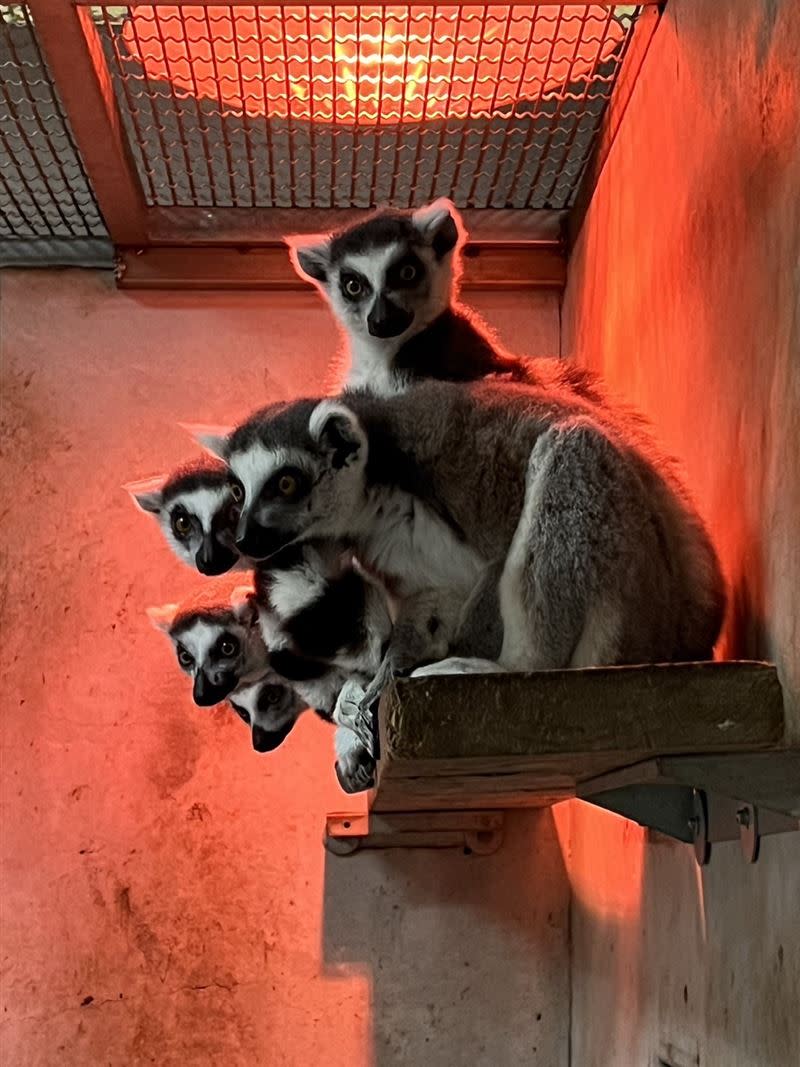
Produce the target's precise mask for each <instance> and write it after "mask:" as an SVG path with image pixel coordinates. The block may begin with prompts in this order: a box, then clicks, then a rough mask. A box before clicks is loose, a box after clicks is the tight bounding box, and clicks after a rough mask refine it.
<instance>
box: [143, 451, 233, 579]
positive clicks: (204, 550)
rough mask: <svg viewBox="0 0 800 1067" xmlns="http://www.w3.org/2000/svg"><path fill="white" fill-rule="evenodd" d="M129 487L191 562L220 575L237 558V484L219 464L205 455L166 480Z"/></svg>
mask: <svg viewBox="0 0 800 1067" xmlns="http://www.w3.org/2000/svg"><path fill="white" fill-rule="evenodd" d="M159 483H160V484H159ZM128 489H129V492H130V493H131V496H132V497H133V499H134V500H135V502H136V503H137V504H138V505H139V507H140V508H141V509H142V510H143V511H149V512H150V513H151V514H152V515H154V516H155V517H156V519H157V520H158V523H159V525H160V527H161V530H162V532H163V534H164V537H165V538H166V540H167V544H169V546H170V548H172V550H173V552H174V553H175V555H176V556H177V557H178V558H179V559H181V560H183V562H184V563H187V564H188V565H189V566H190V567H196V568H197V570H199V571H200V573H201V574H206V575H217V574H223V573H224V572H225V571H228V570H230V569H231V568H232V567H234V566H235V565H236V564H237V563H238V562H239V552H238V551H237V550H236V547H235V544H234V542H235V535H236V524H237V523H238V521H239V507H238V504H237V501H236V495H237V492H238V487H237V486H234V485H232V484H231V480H230V476H229V472H228V471H227V470H226V468H225V467H224V466H222V465H221V464H218V463H214V462H213V461H211V460H207V461H204V462H201V463H196V464H193V465H191V466H186V467H182V468H180V469H179V470H178V471H176V472H175V473H174V474H172V475H170V476H169V477H168V478H167V479H166V480H155V481H154V482H151V483H139V484H138V485H132V486H129V487H128Z"/></svg>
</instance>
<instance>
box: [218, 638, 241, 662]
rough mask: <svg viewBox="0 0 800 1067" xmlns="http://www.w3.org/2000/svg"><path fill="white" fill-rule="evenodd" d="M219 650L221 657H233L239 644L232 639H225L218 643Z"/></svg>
mask: <svg viewBox="0 0 800 1067" xmlns="http://www.w3.org/2000/svg"><path fill="white" fill-rule="evenodd" d="M219 650H220V652H221V654H222V655H223V656H226V657H230V656H235V655H236V653H237V652H238V651H239V642H238V641H237V640H236V639H235V638H233V637H226V638H224V639H223V640H222V641H220V643H219Z"/></svg>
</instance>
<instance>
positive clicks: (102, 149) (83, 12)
mask: <svg viewBox="0 0 800 1067" xmlns="http://www.w3.org/2000/svg"><path fill="white" fill-rule="evenodd" d="M29 7H30V10H31V12H32V14H33V18H34V22H35V25H36V34H37V37H38V39H39V43H40V45H41V48H42V52H43V54H44V57H45V59H46V60H47V65H48V67H49V68H50V73H51V74H52V76H53V80H54V81H55V83H56V86H57V88H58V92H59V95H60V97H61V102H62V104H63V106H64V110H65V112H66V115H67V118H68V119H69V123H70V126H71V128H72V134H73V137H74V139H75V143H76V144H77V146H78V149H79V150H80V154H81V157H82V159H83V163H84V166H85V167H86V172H87V174H88V176H89V180H90V182H91V184H92V188H93V189H94V193H95V196H96V197H97V203H98V205H99V207H100V211H101V212H102V215H103V219H104V220H105V224H106V226H107V227H108V232H109V234H110V235H111V240H112V241H114V242H115V243H116V244H139V243H141V244H144V242H145V240H146V237H147V229H146V221H145V220H146V213H147V207H146V204H145V200H144V195H143V193H142V189H141V186H140V184H139V179H138V176H137V174H136V168H135V166H134V164H133V160H132V158H131V154H130V150H129V147H128V140H127V137H126V135H125V131H124V129H123V126H122V122H121V119H120V116H119V113H118V111H117V106H116V101H115V99H114V90H113V87H112V85H111V76H110V75H109V72H108V68H107V66H106V62H105V58H104V56H103V49H102V45H101V43H100V39H99V37H98V35H97V30H96V29H95V26H94V23H93V22H92V18H91V13H90V12H89V10H88V8H80V9H76V8H75V7H73V6H72V5H71V4H70V3H69V2H67V0H29Z"/></svg>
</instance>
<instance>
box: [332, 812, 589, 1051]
mask: <svg viewBox="0 0 800 1067" xmlns="http://www.w3.org/2000/svg"><path fill="white" fill-rule="evenodd" d="M568 911H569V892H568V885H567V879H566V873H565V868H564V862H563V859H562V855H561V850H560V847H559V842H558V838H557V836H556V833H555V827H554V823H553V818H552V815H551V813H550V812H549V811H530V812H510V813H508V814H507V816H506V830H505V840H504V843H503V845H502V847H501V848H500V850H499V851H498V852H497V853H495V854H494V855H493V856H485V857H479V856H465V855H463V854H462V853H461V852H459V851H457V850H446V851H444V850H443V851H434V850H421V849H416V850H410V851H400V850H387V851H385V852H377V851H376V852H371V853H370V852H363V853H357V854H356V855H354V856H351V857H346V858H344V857H336V856H331V855H328V856H327V858H326V865H325V900H324V921H323V953H322V956H323V959H324V961H325V964H326V968H327V971H328V974H329V975H330V974H334V975H335V974H341V975H342V976H345V975H349V974H350V973H352V970H353V969H354V968H355V969H356V970H359V971H360V970H362V969H366V970H367V971H368V972H369V973H370V975H371V983H372V1029H373V1034H374V1056H373V1059H372V1062H374V1063H375V1064H377V1065H378V1067H390V1065H391V1067H394V1065H399V1064H409V1065H410V1064H419V1065H422V1064H424V1065H425V1067H452V1065H453V1064H455V1063H465V1064H467V1063H468V1064H471V1065H484V1064H485V1065H487V1067H488V1065H490V1064H492V1065H499V1064H512V1063H514V1064H516V1063H519V1064H522V1063H541V1064H543V1065H546V1067H566V1065H567V1063H568V1031H569V933H568Z"/></svg>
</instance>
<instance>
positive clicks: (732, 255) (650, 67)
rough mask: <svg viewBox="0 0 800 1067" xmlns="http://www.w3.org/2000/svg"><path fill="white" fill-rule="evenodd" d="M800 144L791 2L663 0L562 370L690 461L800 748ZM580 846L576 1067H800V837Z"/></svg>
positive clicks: (628, 834)
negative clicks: (693, 851) (689, 845)
mask: <svg viewBox="0 0 800 1067" xmlns="http://www.w3.org/2000/svg"><path fill="white" fill-rule="evenodd" d="M798 131H800V6H798V4H797V3H796V0H728V2H726V3H724V4H721V3H719V2H717V0H669V3H668V4H667V8H666V13H665V15H664V17H663V19H662V23H661V25H660V27H659V29H658V31H657V35H656V38H655V39H654V42H653V44H652V46H651V49H650V52H649V54H648V57H647V61H646V64H645V67H644V70H643V72H642V75H641V78H640V80H639V83H638V84H637V86H636V89H635V92H634V95H633V99H632V101H631V104H630V107H629V108H628V111H627V113H626V115H625V119H624V122H623V125H622V129H621V131H620V133H619V136H618V138H617V140H616V142H615V144H614V146H613V149H612V152H611V155H610V158H609V160H608V163H607V165H606V167H605V170H604V172H603V175H602V178H601V180H600V183H599V186H598V189H597V192H596V195H595V198H594V200H593V203H592V206H591V209H590V211H589V214H588V218H587V220H586V223H585V226H584V228H583V232H582V235H581V237H580V239H579V241H578V244H577V247H576V249H575V252H574V255H573V257H572V260H571V262H570V269H569V283H568V288H567V293H566V297H565V301H564V307H563V349H564V351H565V353H566V354H568V355H571V356H573V357H574V358H577V359H579V360H580V361H582V362H584V363H586V364H588V365H590V366H593V367H595V368H597V369H599V370H600V371H602V373H603V374H604V375H605V376H606V378H607V379H608V381H609V382H610V383H611V384H612V385H613V386H614V387H615V388H617V389H618V390H619V392H620V393H622V394H623V395H624V396H625V397H626V398H628V399H630V400H632V401H633V402H634V403H636V404H637V405H638V406H639V407H640V408H642V409H643V410H644V411H646V412H647V413H648V414H649V415H650V416H651V417H652V418H653V420H654V422H655V423H656V426H657V428H658V432H659V434H660V436H661V437H662V439H663V440H664V441H665V442H666V444H667V445H668V446H669V447H670V448H671V449H672V450H673V451H674V452H675V453H676V454H677V455H678V456H679V457H680V458H681V459H682V460H683V462H684V464H685V467H686V471H687V475H688V481H689V484H690V485H691V487H692V489H693V491H694V493H695V495H696V497H697V500H698V502H699V504H700V506H701V508H702V511H703V513H704V514H705V516H706V517H707V519H708V521H709V522H710V525H711V528H712V530H713V533H714V536H715V538H716V541H717V544H718V545H719V548H720V551H721V554H722V558H723V562H724V565H725V569H726V573H727V576H728V579H729V581H730V585H731V594H732V599H731V611H730V616H729V619H728V623H727V627H726V631H725V635H724V638H723V640H722V642H721V646H720V652H721V653H722V654H724V655H744V656H765V657H769V658H772V659H774V660H775V661H776V662H777V663H778V665H779V668H780V672H781V677H782V681H783V684H784V687H785V691H786V697H787V708H788V711H789V715H790V716H791V718H792V722H793V725H794V728H795V731H796V732H798V733H800V597H798V590H800V479H798V473H797V469H798V457H800V136H799V133H798ZM562 832H563V833H566V831H562ZM570 838H571V843H572V853H571V857H570V859H569V863H568V866H569V870H570V878H571V881H572V884H573V892H574V908H573V1031H572V1032H573V1057H574V1060H573V1062H574V1065H575V1067H631V1065H636V1067H640V1065H648V1067H649V1065H650V1064H651V1063H653V1062H654V1061H653V1059H652V1057H653V1056H654V1055H655V1054H656V1053H657V1052H659V1051H660V1052H661V1054H663V1057H664V1059H665V1060H666V1061H667V1062H670V1063H675V1064H676V1065H677V1067H683V1065H684V1064H702V1065H707V1067H784V1065H788V1064H790V1063H792V1064H794V1063H800V1024H799V1023H798V1018H797V1004H798V994H799V992H800V924H799V923H798V901H800V842H798V841H797V840H796V839H795V837H794V836H792V837H787V838H784V839H776V838H773V839H771V840H769V841H767V842H765V844H764V847H763V853H762V857H761V859H760V860H759V863H758V865H757V866H756V867H754V868H748V867H746V866H745V865H744V863H743V861H742V859H741V857H740V855H739V853H738V846H736V845H724V846H715V850H714V852H715V855H714V857H713V858H712V864H711V867H710V868H709V869H707V870H706V871H704V872H703V874H702V877H699V876H698V875H697V873H696V871H695V869H694V861H693V859H692V858H691V856H690V855H688V854H687V853H688V850H686V849H684V848H680V847H678V846H673V845H669V844H663V843H662V844H648V843H647V842H646V840H645V838H644V837H643V835H642V834H641V833H640V832H639V831H638V830H636V829H635V828H634V827H631V826H630V825H629V824H625V823H623V822H622V821H621V820H617V819H615V818H614V817H613V816H605V815H601V814H599V813H596V812H593V811H591V810H590V809H587V808H585V807H583V806H580V805H576V806H575V808H574V811H573V812H572V823H571V834H570ZM622 872H625V873H624V875H623V874H622Z"/></svg>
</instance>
